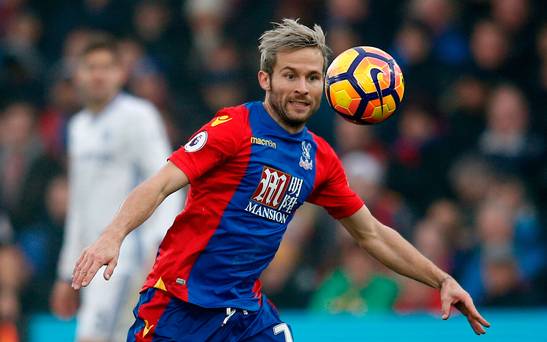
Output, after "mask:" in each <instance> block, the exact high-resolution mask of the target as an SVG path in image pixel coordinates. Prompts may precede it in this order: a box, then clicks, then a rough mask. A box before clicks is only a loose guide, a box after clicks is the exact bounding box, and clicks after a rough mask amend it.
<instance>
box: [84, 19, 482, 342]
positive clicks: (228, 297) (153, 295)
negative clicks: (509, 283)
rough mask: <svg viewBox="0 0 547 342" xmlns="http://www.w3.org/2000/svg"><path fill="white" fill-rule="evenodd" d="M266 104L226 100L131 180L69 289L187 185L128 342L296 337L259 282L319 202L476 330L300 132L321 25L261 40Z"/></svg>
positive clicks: (473, 319) (469, 312) (336, 166)
mask: <svg viewBox="0 0 547 342" xmlns="http://www.w3.org/2000/svg"><path fill="white" fill-rule="evenodd" d="M259 49H260V53H261V59H260V71H259V72H258V81H259V84H260V86H261V88H262V89H264V91H265V99H264V101H263V102H260V101H259V102H249V103H245V104H243V105H240V106H237V107H232V108H225V109H222V110H220V111H219V112H218V113H217V115H216V116H215V117H214V118H213V119H212V120H211V121H210V122H209V123H207V124H205V125H204V126H203V127H202V128H201V129H200V130H199V131H198V132H196V134H195V135H194V136H193V137H192V138H191V139H190V141H189V142H188V143H187V144H186V145H184V147H182V148H180V149H179V150H177V151H175V152H174V153H173V154H172V155H171V157H170V158H169V161H168V162H167V164H166V165H165V166H164V167H163V168H162V169H161V170H160V171H159V172H158V173H156V174H155V175H154V176H152V177H151V178H149V179H148V180H146V181H145V182H144V183H142V184H141V185H139V186H138V187H137V188H136V189H135V190H134V191H133V192H132V193H131V194H130V195H129V196H128V198H127V199H126V201H125V202H124V204H123V206H122V208H121V209H120V211H119V212H118V213H117V215H116V216H115V217H114V219H113V221H112V222H111V223H110V224H109V225H108V226H107V227H106V229H105V231H104V232H103V233H102V234H101V236H100V238H99V239H98V240H97V241H96V242H95V243H93V244H92V245H91V246H89V247H88V248H86V249H85V250H84V251H83V253H82V255H81V256H80V258H79V260H78V262H77V264H76V266H75V269H74V274H73V286H74V288H76V289H79V288H80V287H82V286H88V285H89V284H90V282H91V280H92V278H93V277H94V275H95V274H96V272H97V271H98V270H99V268H100V267H102V266H103V265H107V267H106V269H105V271H104V273H103V275H104V278H105V279H109V278H110V277H112V273H113V271H114V268H115V267H116V264H117V261H118V254H119V250H120V246H121V244H122V241H123V240H124V238H125V237H126V236H127V235H128V234H129V232H131V231H132V230H134V229H135V227H137V226H139V225H140V224H141V223H142V222H143V221H144V220H145V219H146V218H147V217H148V216H149V215H150V214H151V213H152V212H153V211H154V209H155V208H156V206H157V205H158V204H160V203H161V202H162V201H163V200H164V199H165V198H166V197H167V196H168V195H169V194H171V193H173V192H175V191H177V190H178V189H181V188H183V187H184V186H185V185H187V184H188V183H190V184H191V189H190V193H189V199H188V202H187V206H186V209H185V210H184V211H183V212H182V213H181V214H180V215H179V216H177V218H176V220H175V222H174V223H173V225H172V226H171V228H170V229H169V231H168V232H167V235H166V237H165V238H164V240H163V241H162V243H161V246H160V250H159V253H158V256H157V259H156V263H155V265H154V267H153V269H152V271H151V273H150V274H149V276H148V279H147V280H146V282H145V284H144V286H143V288H142V291H141V297H140V300H139V302H138V304H137V306H136V308H135V310H134V314H135V317H136V321H135V323H134V324H133V326H132V327H131V328H130V330H129V335H128V341H156V340H157V341H160V340H161V341H163V340H169V341H205V340H207V341H232V340H238V341H292V337H291V331H290V329H289V327H288V325H287V324H286V323H284V322H282V321H281V320H280V318H279V316H278V314H277V312H276V310H275V308H274V307H273V305H272V304H271V303H270V302H269V301H268V299H267V298H266V296H265V295H264V294H263V293H262V292H261V290H260V282H259V280H258V278H259V276H260V273H261V272H262V271H263V270H264V269H265V268H266V266H267V265H268V263H269V262H270V261H271V260H272V258H273V257H274V255H275V252H276V250H277V248H278V246H279V243H280V241H281V237H282V235H283V232H284V231H285V229H286V227H287V223H288V222H289V221H290V219H291V218H292V217H293V215H294V212H295V210H296V209H297V208H298V207H299V206H300V205H302V203H303V202H304V201H308V202H311V203H315V204H317V205H320V206H323V207H324V208H325V209H326V210H327V211H328V212H329V214H330V215H332V216H333V217H334V218H336V219H338V220H340V221H341V222H342V224H343V225H344V226H345V228H346V229H347V230H348V231H349V232H350V233H351V235H352V236H353V237H354V238H355V239H356V240H357V241H358V243H359V244H360V246H362V247H363V248H364V249H365V250H366V251H367V252H368V253H370V254H371V255H372V256H374V257H375V258H376V259H378V260H380V261H381V262H382V263H384V264H385V265H387V266H388V267H390V268H391V269H393V270H395V271H397V272H398V273H401V274H403V275H406V276H408V277H411V278H414V279H416V280H419V281H421V282H423V283H425V284H427V285H429V286H432V287H435V288H438V289H440V291H441V298H442V316H443V318H444V319H446V318H448V316H449V315H450V308H451V305H454V306H456V307H457V308H458V309H459V310H460V311H461V312H463V314H465V315H466V316H467V318H468V320H469V323H470V324H471V327H472V328H473V330H474V331H475V333H477V334H483V333H484V332H485V330H484V328H483V326H489V323H488V322H487V321H486V320H485V319H484V318H482V316H481V315H480V314H479V313H478V312H477V310H476V308H475V306H474V305H473V302H472V299H471V298H470V296H469V295H468V294H467V292H465V291H464V290H463V289H462V288H461V287H460V285H459V284H458V283H457V282H456V281H455V280H454V279H453V278H452V277H450V276H449V275H448V274H447V273H445V272H443V271H442V270H440V269H439V268H437V267H436V266H435V265H434V264H433V263H432V262H431V261H429V260H428V259H426V258H425V257H424V256H423V255H421V254H420V253H419V252H418V251H417V250H416V249H415V248H414V247H412V245H411V244H409V243H408V242H407V241H406V240H404V239H403V238H402V237H401V236H400V235H399V234H398V233H396V232H395V231H394V230H393V229H391V228H389V227H386V226H385V225H383V224H381V223H380V222H379V221H377V220H376V219H375V218H374V217H373V216H372V215H371V214H370V212H369V210H368V209H367V207H366V206H365V205H364V204H363V202H362V200H361V199H360V198H359V197H358V196H357V195H356V194H355V193H354V192H353V191H352V190H350V189H349V186H348V183H347V180H346V176H345V174H344V171H343V169H342V166H341V163H340V161H339V159H338V157H337V156H336V154H335V152H334V151H333V149H332V148H331V147H330V146H329V145H328V144H327V143H326V142H325V141H324V140H323V139H321V138H320V137H318V136H316V135H315V134H313V133H312V132H310V131H309V130H308V129H307V128H306V122H307V120H308V119H309V118H310V117H311V115H313V113H314V112H315V111H316V110H317V109H318V107H319V103H320V100H321V95H322V89H323V75H324V72H325V68H326V62H327V51H328V48H327V47H326V45H325V37H324V35H323V32H322V30H321V28H320V27H319V26H315V27H314V28H313V29H311V28H308V27H306V26H304V25H301V24H299V23H298V22H296V21H294V20H289V19H285V20H283V22H282V23H280V24H277V25H276V26H275V27H274V28H273V29H272V30H269V31H266V32H265V33H264V34H263V35H262V37H261V38H260V46H259Z"/></svg>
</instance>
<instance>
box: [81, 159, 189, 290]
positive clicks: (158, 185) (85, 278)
mask: <svg viewBox="0 0 547 342" xmlns="http://www.w3.org/2000/svg"><path fill="white" fill-rule="evenodd" d="M187 184H188V178H187V177H186V175H185V174H184V172H183V171H181V170H180V169H179V168H178V167H176V166H175V165H174V164H173V163H171V162H168V163H167V165H165V166H164V167H163V168H162V169H160V171H158V172H157V173H156V174H155V175H153V176H152V177H150V178H149V179H147V180H146V181H144V182H143V183H141V184H140V185H139V186H137V187H136V188H135V189H134V190H133V191H132V192H131V193H130V194H129V195H128V197H127V198H126V200H125V201H124V203H123V205H122V207H121V208H120V210H119V211H118V213H117V214H116V216H115V217H114V219H113V220H112V222H111V223H110V224H109V225H108V226H107V227H106V229H105V230H104V232H103V233H102V234H101V235H100V237H99V238H98V239H97V241H95V242H94V243H93V244H92V245H90V246H89V247H87V248H86V249H84V251H83V252H82V254H81V256H80V258H79V259H78V261H77V262H76V266H75V268H74V272H73V278H72V287H74V288H75V289H79V288H80V287H82V286H87V285H88V284H89V283H90V282H91V279H93V277H94V276H95V274H96V273H97V271H98V270H99V268H101V267H102V266H103V265H107V268H106V270H105V272H104V277H105V279H107V280H108V279H109V278H110V277H111V276H112V273H113V271H114V268H115V267H116V263H117V261H118V256H119V252H120V246H121V244H122V241H123V239H124V238H125V237H126V236H127V235H128V234H129V233H130V232H131V231H133V230H134V229H135V228H137V227H138V226H140V225H141V224H142V223H143V222H144V221H146V219H147V218H148V217H150V215H152V213H153V212H154V210H155V209H156V208H157V207H158V206H159V205H160V204H161V203H162V202H163V200H164V199H165V198H166V197H167V196H169V195H170V194H172V193H173V192H175V191H177V190H179V189H181V188H183V187H184V186H186V185H187Z"/></svg>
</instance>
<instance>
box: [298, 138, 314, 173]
mask: <svg viewBox="0 0 547 342" xmlns="http://www.w3.org/2000/svg"><path fill="white" fill-rule="evenodd" d="M310 150H311V144H310V143H309V142H306V141H302V155H301V156H300V163H298V165H300V167H302V168H303V169H304V170H311V169H313V161H312V160H311V155H310Z"/></svg>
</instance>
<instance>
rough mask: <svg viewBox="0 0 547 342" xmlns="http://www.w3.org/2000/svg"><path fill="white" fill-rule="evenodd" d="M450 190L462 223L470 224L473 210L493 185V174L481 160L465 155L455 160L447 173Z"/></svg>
mask: <svg viewBox="0 0 547 342" xmlns="http://www.w3.org/2000/svg"><path fill="white" fill-rule="evenodd" d="M449 178H450V184H451V187H452V190H453V192H454V194H455V196H456V198H457V200H458V202H459V204H460V206H461V207H462V213H463V223H464V224H470V223H471V222H472V220H473V217H474V215H475V209H476V208H478V207H479V206H480V204H481V203H482V202H483V201H484V200H485V199H486V196H487V195H488V189H489V188H490V186H492V184H493V183H494V178H495V177H494V172H493V170H492V167H491V165H489V164H488V163H487V162H486V161H485V160H484V159H483V158H481V157H479V156H476V155H465V156H463V157H461V158H460V159H458V160H456V161H455V162H454V163H453V164H452V166H451V169H450V173H449Z"/></svg>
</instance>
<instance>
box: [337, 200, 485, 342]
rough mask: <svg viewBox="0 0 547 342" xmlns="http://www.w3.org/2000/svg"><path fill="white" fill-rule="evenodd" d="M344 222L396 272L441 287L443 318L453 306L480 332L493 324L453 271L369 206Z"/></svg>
mask: <svg viewBox="0 0 547 342" xmlns="http://www.w3.org/2000/svg"><path fill="white" fill-rule="evenodd" d="M340 222H341V223H342V224H343V225H344V227H345V228H346V229H347V230H348V231H349V233H350V234H351V235H352V236H353V238H355V240H357V242H358V243H359V245H360V246H361V247H363V248H364V249H365V250H366V251H367V252H368V253H370V254H371V255H372V256H373V257H374V258H376V259H377V260H379V261H380V262H381V263H383V264H384V265H386V266H387V267H389V268H390V269H392V270H394V271H395V272H397V273H399V274H402V275H405V276H407V277H410V278H412V279H415V280H418V281H420V282H422V283H424V284H426V285H429V286H431V287H434V288H438V289H440V290H441V301H442V318H443V319H448V317H449V316H450V310H451V306H452V305H454V306H455V307H456V308H457V309H458V310H460V311H461V312H462V313H463V314H464V315H465V316H466V317H467V320H468V321H469V324H470V325H471V327H472V328H473V330H474V331H475V333H476V334H477V335H480V334H484V333H485V330H484V327H490V323H488V322H487V321H486V320H485V319H484V318H483V317H482V316H481V315H480V313H479V312H478V311H477V309H476V308H475V305H474V304H473V300H472V299H471V296H469V294H468V293H467V292H466V291H465V290H464V289H462V287H461V286H460V285H459V284H458V282H456V280H454V279H453V278H452V277H451V276H450V275H449V274H447V273H446V272H444V271H442V270H441V269H440V268H439V267H437V266H436V265H435V264H434V263H433V262H431V261H430V260H429V259H427V258H426V257H425V256H423V255H422V254H421V253H420V252H419V251H418V250H417V249H416V248H414V246H412V245H411V244H410V243H409V242H408V241H407V240H405V239H404V238H403V237H402V236H401V235H400V234H399V233H397V232H396V231H395V230H393V229H392V228H390V227H387V226H386V225H384V224H382V223H381V222H379V221H378V220H377V219H376V218H375V217H374V216H372V214H371V213H370V211H369V210H368V209H367V207H366V206H363V207H362V208H361V209H359V210H358V211H357V212H355V213H354V214H353V215H351V216H349V217H346V218H343V219H341V220H340Z"/></svg>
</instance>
